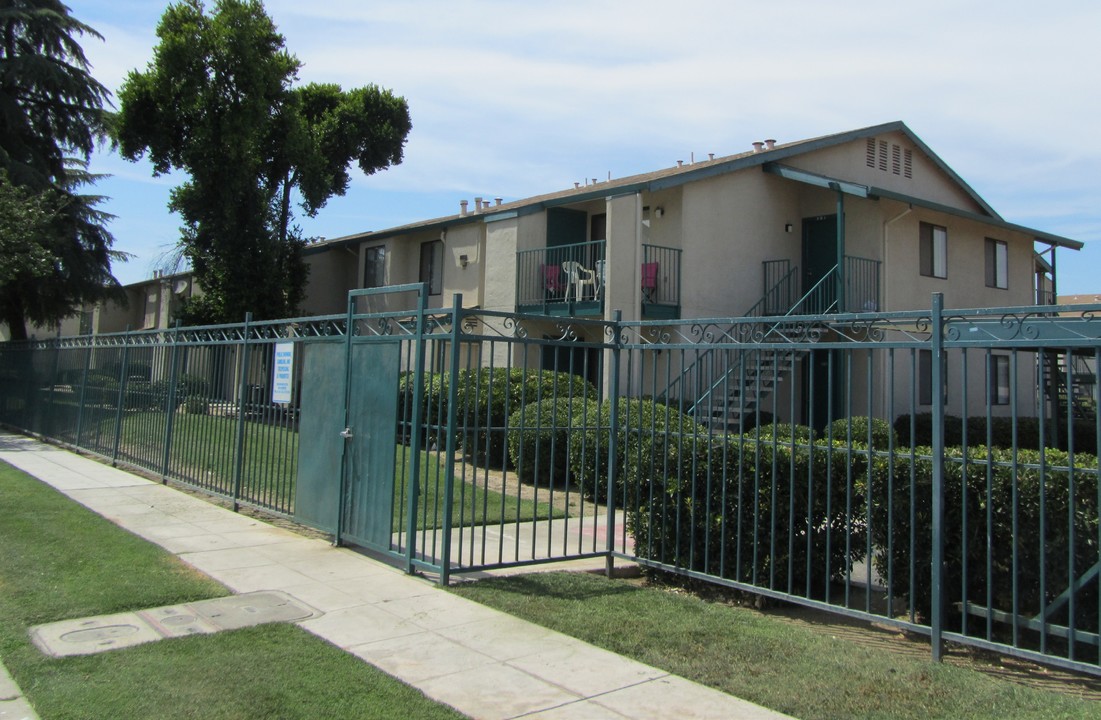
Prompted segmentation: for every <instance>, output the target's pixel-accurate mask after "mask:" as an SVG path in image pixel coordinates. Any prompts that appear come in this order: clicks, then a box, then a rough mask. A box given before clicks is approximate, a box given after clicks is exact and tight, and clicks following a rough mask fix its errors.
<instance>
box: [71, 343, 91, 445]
mask: <svg viewBox="0 0 1101 720" xmlns="http://www.w3.org/2000/svg"><path fill="white" fill-rule="evenodd" d="M92 342H93V338H90V337H89V338H88V351H87V352H86V353H84V374H83V375H82V376H81V378H80V405H79V406H78V407H77V412H76V442H75V443H74V444H75V445H76V446H77V447H81V444H80V437H81V435H83V434H84V405H85V403H86V402H87V400H88V373H89V372H91V370H92Z"/></svg>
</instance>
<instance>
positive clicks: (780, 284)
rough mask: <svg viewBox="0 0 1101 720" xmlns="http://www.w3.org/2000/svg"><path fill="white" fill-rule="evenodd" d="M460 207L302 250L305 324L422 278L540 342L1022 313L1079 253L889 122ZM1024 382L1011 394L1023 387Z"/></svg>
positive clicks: (156, 288) (113, 320)
mask: <svg viewBox="0 0 1101 720" xmlns="http://www.w3.org/2000/svg"><path fill="white" fill-rule="evenodd" d="M458 210H459V211H458V212H457V213H456V214H454V215H450V216H446V217H441V218H434V219H428V220H424V221H419V222H415V223H410V224H408V225H403V226H400V227H395V228H391V229H387V230H382V231H377V232H366V233H361V234H355V235H350V236H346V237H342V238H336V239H332V240H328V241H324V242H319V243H315V244H313V245H311V246H309V247H308V248H306V250H305V255H306V259H307V261H308V263H309V265H310V268H311V271H310V278H309V284H308V287H307V291H306V298H305V301H304V303H303V308H302V312H301V314H302V315H320V314H330V313H341V312H343V311H344V310H345V308H346V296H347V292H348V290H351V289H354V288H362V287H380V286H387V285H399V284H405V283H411V282H425V283H427V285H428V288H429V296H430V297H429V300H430V303H429V304H430V306H432V307H441V308H443V307H450V305H451V303H452V297H453V296H454V295H455V294H456V293H461V294H462V296H463V304H464V306H465V307H468V308H480V309H483V310H492V311H503V312H521V313H525V314H528V315H534V316H537V317H539V316H542V317H545V318H546V321H545V323H544V324H545V332H546V335H547V336H548V337H550V336H553V335H554V334H555V333H556V332H557V330H556V327H557V325H558V324H559V323H560V322H561V321H562V319H563V318H570V317H578V318H603V319H610V318H611V317H612V313H613V312H614V311H616V310H619V311H621V312H622V317H623V319H624V320H651V321H658V322H663V321H664V322H673V321H676V320H683V319H698V318H730V317H741V316H782V315H784V314H789V313H790V314H795V315H817V314H829V313H838V312H890V311H903V310H917V309H926V308H928V307H929V303H930V296H931V294H932V293H935V292H939V293H943V295H944V303H945V307H947V308H982V307H1007V306H1027V305H1035V304H1050V303H1054V298H1055V290H1056V267H1055V252H1054V249H1055V248H1068V249H1079V248H1080V247H1081V243H1079V242H1077V241H1075V240H1071V239H1068V238H1065V237H1060V236H1058V235H1054V234H1052V233H1048V232H1045V231H1042V230H1036V229H1032V228H1027V227H1023V226H1020V225H1017V224H1014V223H1010V222H1007V221H1006V220H1004V219H1003V218H1002V217H1001V216H1000V215H998V213H997V212H996V211H995V210H994V209H993V208H991V207H990V205H989V204H987V203H986V202H985V201H984V200H983V199H982V198H981V197H980V196H979V195H978V194H977V193H976V192H975V191H974V190H973V189H972V188H971V187H970V186H969V185H968V184H967V183H966V182H965V181H964V180H963V179H962V178H960V177H959V176H958V175H957V174H956V173H955V172H954V171H953V170H952V169H951V168H950V167H949V166H948V165H947V164H946V163H945V162H944V161H942V160H941V159H940V158H939V157H938V156H937V155H936V154H935V153H934V152H933V151H932V150H931V149H930V148H929V147H928V146H926V145H925V143H924V142H922V141H921V139H920V138H918V137H917V135H915V134H914V133H913V132H912V131H911V130H910V129H909V128H908V127H906V125H904V124H903V123H901V122H892V123H887V124H883V125H877V126H873V127H867V128H862V129H858V130H852V131H849V132H843V133H838V134H835V135H829V136H825V137H820V138H814V139H809V140H801V141H796V142H789V143H776V142H775V141H772V140H766V141H762V142H757V143H753V145H752V148H751V149H750V150H748V151H746V152H743V153H740V154H736V155H731V156H726V157H708V158H707V159H706V160H699V161H694V162H688V163H677V164H676V165H675V166H673V167H667V168H663V169H660V170H656V171H654V172H650V173H646V174H642V175H636V176H632V177H624V178H618V179H609V180H607V181H593V182H587V183H577V184H575V185H574V186H573V187H570V188H567V189H564V190H560V191H557V192H552V193H548V194H545V195H540V196H536V197H531V198H525V199H522V200H516V201H511V202H507V203H504V202H501V200H500V199H493V200H492V201H491V200H484V201H483V200H482V199H480V198H478V199H475V201H474V203H473V205H472V206H471V205H470V204H469V203H467V202H466V201H464V202H463V203H461V204H460V207H459V208H458ZM185 285H186V287H184V286H185ZM169 286H171V287H169ZM180 288H183V289H184V291H185V292H187V293H190V292H194V291H195V289H194V288H192V287H191V284H190V283H188V282H187V278H186V277H185V276H172V277H163V278H154V279H153V280H150V281H147V282H146V283H139V284H137V285H135V286H131V287H130V288H129V290H130V291H131V292H130V295H131V296H132V297H131V303H130V305H129V308H127V309H122V308H115V309H111V308H99V309H97V310H96V316H95V318H93V325H94V328H95V329H96V331H99V332H107V331H114V330H121V329H124V328H125V327H126V326H130V327H132V328H139V327H167V326H168V324H169V313H168V312H162V311H164V310H167V309H168V306H166V304H165V303H166V302H167V303H168V304H169V305H170V304H171V302H172V299H173V298H174V297H176V296H178V295H179V292H178V290H179V289H180ZM391 302H394V303H401V302H402V299H401V298H400V297H397V298H393V299H392V300H391ZM395 309H396V308H395ZM528 326H529V328H528V329H529V332H540V329H539V322H538V321H535V322H534V324H533V323H532V322H531V321H529V322H528ZM924 360H925V359H924V358H923V361H924ZM920 364H921V367H922V368H924V369H925V370H924V371H927V369H928V362H922V363H920ZM793 372H794V371H793ZM801 372H802V373H803V377H804V378H806V377H807V373H810V372H812V371H810V370H808V369H806V368H804V369H803V370H802V371H801ZM815 372H818V371H815ZM823 372H824V371H823ZM1019 377H1020V378H1021V379H1020V381H1019V384H1020V387H1019V388H1018V392H1019V393H1020V394H1019V396H1020V397H1022V398H1025V397H1027V396H1028V394H1029V393H1030V392H1031V393H1035V392H1036V386H1037V383H1036V382H1035V380H1034V377H1031V376H1030V375H1029V373H1020V374H1019ZM825 381H826V378H821V377H820V378H819V382H825ZM899 382H902V381H901V380H899ZM705 384H706V383H705ZM789 385H790V384H789ZM981 402H982V400H981V398H972V400H971V404H975V403H981ZM950 410H951V408H950ZM969 410H974V408H962V407H960V408H955V411H957V412H960V413H961V414H963V413H965V412H967V411H969ZM808 420H809V418H808Z"/></svg>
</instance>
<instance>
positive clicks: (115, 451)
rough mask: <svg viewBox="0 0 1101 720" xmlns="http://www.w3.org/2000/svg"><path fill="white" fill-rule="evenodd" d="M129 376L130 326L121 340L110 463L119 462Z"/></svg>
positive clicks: (114, 464)
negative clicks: (113, 440) (113, 437)
mask: <svg viewBox="0 0 1101 720" xmlns="http://www.w3.org/2000/svg"><path fill="white" fill-rule="evenodd" d="M129 376H130V326H129V325H127V326H126V335H125V336H124V339H123V341H122V362H121V363H120V364H119V394H118V401H117V402H116V403H115V443H114V447H113V448H112V450H111V465H112V466H117V465H118V462H119V443H121V442H122V413H123V411H124V409H125V405H126V379H127V378H128V377H129Z"/></svg>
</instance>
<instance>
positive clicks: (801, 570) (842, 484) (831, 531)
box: [627, 434, 867, 598]
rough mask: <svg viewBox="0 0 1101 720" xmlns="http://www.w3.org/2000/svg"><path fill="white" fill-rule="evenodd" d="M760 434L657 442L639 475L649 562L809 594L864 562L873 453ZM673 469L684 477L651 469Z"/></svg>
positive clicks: (643, 547) (640, 526)
mask: <svg viewBox="0 0 1101 720" xmlns="http://www.w3.org/2000/svg"><path fill="white" fill-rule="evenodd" d="M749 438H750V434H746V435H742V436H736V435H735V436H725V437H711V438H708V437H703V436H699V437H683V436H682V437H679V438H678V437H674V436H668V437H666V436H662V437H661V438H658V439H656V441H655V442H654V443H653V445H652V448H653V452H654V454H655V456H656V458H655V459H654V460H648V461H646V462H644V463H642V464H639V465H635V466H632V467H631V469H630V480H629V482H630V484H631V488H632V491H633V492H634V493H635V496H636V497H637V499H638V502H637V503H634V504H633V505H631V506H630V508H629V511H628V514H627V523H628V529H629V531H630V532H631V534H632V536H633V538H634V542H635V552H636V553H637V554H638V555H639V557H642V558H646V559H650V560H655V561H657V562H661V563H664V564H666V565H672V566H674V567H678V568H683V569H687V570H693V571H696V572H702V573H707V574H709V575H714V576H717V577H720V578H724V579H728V580H734V581H737V582H742V583H747V584H752V585H756V586H758V587H766V588H771V589H775V590H780V591H783V592H789V593H792V594H796V595H803V596H806V597H818V598H822V597H824V596H825V589H826V587H827V581H829V580H841V579H843V578H844V577H846V576H847V575H848V573H849V571H850V569H851V567H852V563H853V562H856V561H858V560H860V559H862V558H863V557H864V553H865V547H866V541H867V535H866V533H865V528H864V523H863V518H864V515H865V511H864V507H865V505H864V498H865V488H866V482H867V453H866V452H865V453H850V452H848V451H847V449H846V448H844V447H842V446H840V445H839V444H836V443H835V444H834V446H832V447H831V446H829V445H827V444H826V443H824V442H821V441H820V442H818V443H815V444H814V445H808V446H802V447H800V446H797V445H795V446H793V445H792V444H782V443H773V442H772V441H771V440H769V441H767V442H765V441H762V442H755V441H753V440H752V439H749ZM658 462H665V463H667V464H668V466H669V467H670V468H675V472H668V473H662V472H648V467H647V466H651V467H652V466H656V465H657V464H658Z"/></svg>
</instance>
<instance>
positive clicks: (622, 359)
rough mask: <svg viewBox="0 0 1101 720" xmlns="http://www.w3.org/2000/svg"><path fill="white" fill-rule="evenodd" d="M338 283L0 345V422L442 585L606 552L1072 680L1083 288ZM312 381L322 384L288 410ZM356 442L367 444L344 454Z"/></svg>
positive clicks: (1077, 599) (1084, 608)
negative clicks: (659, 295) (387, 291)
mask: <svg viewBox="0 0 1101 720" xmlns="http://www.w3.org/2000/svg"><path fill="white" fill-rule="evenodd" d="M364 292H366V291H364ZM358 302H359V304H358V305H357V304H356V302H352V303H350V307H349V313H348V314H347V315H346V316H333V317H327V318H312V319H300V320H292V321H280V322H270V323H246V324H244V325H236V326H227V327H218V328H177V329H174V330H169V331H160V332H144V333H125V334H119V335H105V336H97V337H85V338H72V339H62V340H58V341H51V342H40V343H28V344H22V345H15V344H9V345H5V346H0V382H2V383H3V385H2V387H0V390H2V393H3V394H2V396H0V421H3V422H4V423H6V424H8V425H12V426H15V427H19V428H22V429H26V430H29V431H32V432H36V433H39V434H41V435H44V436H47V437H51V438H56V439H58V440H61V441H64V442H66V443H69V444H72V445H75V446H78V447H82V448H85V449H88V450H90V451H92V452H96V453H98V454H101V455H104V456H106V457H109V458H112V459H113V460H115V461H116V462H120V463H128V464H132V465H136V466H139V467H142V468H145V469H147V470H149V471H151V472H153V473H156V474H158V475H160V476H164V477H171V478H175V479H178V480H180V481H182V482H186V483H189V484H191V485H194V486H196V487H201V488H204V489H206V490H208V491H211V492H215V493H218V494H220V495H224V496H226V497H230V498H232V499H233V500H234V501H235V502H236V503H246V504H251V505H256V506H260V507H263V508H267V509H269V510H273V511H275V512H280V513H284V514H287V515H290V516H294V517H297V518H298V519H299V520H301V521H304V522H310V523H311V524H314V525H316V526H318V527H321V528H322V529H325V530H330V531H332V530H333V527H332V520H333V517H334V515H333V513H334V512H335V513H337V515H335V517H339V518H340V520H338V521H337V522H349V523H352V525H355V523H362V522H366V523H367V525H372V524H373V525H372V526H371V527H368V526H366V525H364V526H363V527H359V528H357V527H353V526H352V525H349V526H345V529H348V528H349V527H351V530H352V531H351V533H350V536H351V537H352V538H353V541H355V538H359V537H362V538H365V539H364V540H363V542H365V543H366V544H368V545H369V546H371V547H375V548H376V549H380V548H381V549H383V550H384V551H390V552H391V553H392V554H393V555H394V557H395V558H398V559H401V560H403V561H404V563H405V567H406V568H407V569H410V570H412V569H415V568H419V569H422V570H428V571H431V572H436V573H438V574H439V577H440V578H441V580H442V581H443V582H446V581H447V580H448V579H449V577H450V576H451V575H453V574H457V573H466V572H473V571H477V570H483V569H487V568H496V567H503V566H512V565H520V564H533V563H544V562H550V561H555V560H561V559H567V558H583V557H588V558H602V559H604V560H605V561H606V563H607V564H608V565H611V564H612V563H614V562H615V561H617V560H629V561H633V562H639V563H642V564H644V565H648V566H652V567H655V568H661V569H664V570H667V571H670V572H674V573H679V574H683V575H688V576H691V577H695V578H700V579H703V580H707V581H709V582H714V583H719V584H723V585H726V586H730V587H734V588H739V589H743V590H746V591H750V592H753V593H758V594H761V595H764V596H767V597H772V598H777V599H782V600H786V601H790V602H795V603H799V604H802V605H808V606H812V607H815V608H820V609H824V610H828V611H830V612H834V613H838V614H841V615H845V616H849V617H855V618H861V619H867V620H874V621H876V622H880V623H887V624H891V625H894V626H897V627H899V628H903V629H906V630H909V631H913V632H916V633H922V634H926V635H928V636H929V637H930V639H931V643H932V648H933V653H934V655H935V656H936V657H940V655H941V653H942V652H943V648H944V643H945V642H946V641H955V642H961V643H966V644H969V645H974V646H978V647H982V648H988V649H994V650H997V651H999V652H1003V653H1008V654H1013V655H1019V656H1023V657H1027V658H1030V659H1038V660H1043V661H1046V662H1051V663H1055V664H1058V665H1062V666H1065V667H1070V668H1073V669H1076V670H1081V671H1085V672H1089V673H1093V674H1101V662H1099V658H1098V636H1099V635H1098V634H1099V624H1101V599H1099V592H1098V581H1099V579H1098V574H1099V568H1101V550H1099V548H1101V523H1099V507H1101V488H1099V482H1098V479H1099V469H1098V462H1097V446H1098V444H1099V443H1101V423H1099V422H1098V418H1097V412H1096V408H1097V390H1096V385H1095V384H1094V383H1095V381H1096V367H1097V364H1098V361H1099V360H1101V323H1098V322H1097V321H1095V320H1094V319H1093V318H1094V314H1095V313H1096V312H1097V310H1098V309H1101V308H1098V307H1097V306H1074V307H1068V308H1061V310H1064V311H1065V314H1064V315H1062V316H1055V315H1052V314H1051V313H1050V308H1047V307H1034V308H1008V309H997V310H989V309H982V310H968V311H959V310H951V311H946V310H944V309H943V307H941V303H940V299H939V297H935V298H934V302H933V304H932V305H931V307H930V309H929V310H926V311H923V312H896V313H874V314H871V313H862V314H835V315H829V316H787V317H783V318H762V317H747V318H725V319H707V320H694V321H660V322H658V321H646V322H630V323H627V322H620V321H618V320H611V321H599V320H583V319H576V318H575V319H561V320H558V319H555V318H551V317H547V316H541V315H516V314H512V313H494V312H486V311H480V310H470V309H463V308H462V307H461V298H456V301H455V305H454V306H453V307H452V308H451V309H450V310H447V311H433V312H428V311H427V310H425V309H424V307H423V303H422V305H421V307H420V308H419V309H414V310H408V309H405V308H406V307H411V306H413V305H415V303H412V302H410V303H407V305H406V306H403V307H402V309H400V310H396V311H392V310H387V309H386V307H388V305H387V303H384V302H382V300H380V299H379V298H376V297H375V296H374V295H369V296H365V297H363V298H360V299H359V301H358ZM372 303H375V306H372ZM395 303H396V304H397V305H401V301H400V300H391V301H389V305H394V304H395ZM349 329H350V330H349ZM359 345H362V346H363V347H365V348H371V347H376V346H377V348H376V349H375V350H365V351H364V352H365V353H366V354H363V355H362V356H360V355H356V354H355V353H354V352H351V351H350V350H349V351H348V352H347V353H346V354H340V353H339V352H335V351H333V352H330V350H332V349H333V348H337V349H339V348H340V347H346V348H354V347H356V346H359ZM325 348H329V350H326V349H325ZM280 353H282V355H281V354H280ZM288 353H289V355H288ZM328 356H331V357H332V358H336V359H335V360H333V361H332V362H334V363H335V364H333V365H331V366H330V365H326V364H325V362H329V361H328V360H326V361H325V362H322V360H323V359H324V358H325V357H328ZM287 357H289V358H290V362H289V364H286V363H285V358H287ZM341 358H347V360H344V359H341ZM356 358H360V360H357V359H356ZM364 358H367V360H364ZM387 358H391V359H392V360H387ZM281 363H284V364H281ZM327 367H331V368H335V371H333V372H325V371H323V370H322V369H323V368H327ZM304 368H307V369H304ZM308 368H313V370H309V369H308ZM387 368H388V369H387ZM326 375H332V376H337V375H340V376H342V377H344V376H346V377H347V378H351V380H348V381H341V382H344V383H345V384H342V385H340V386H339V388H337V390H334V391H333V392H336V393H337V394H336V395H333V397H340V398H344V397H345V395H343V394H341V393H345V392H347V393H348V395H349V396H348V398H347V399H345V400H344V401H343V402H341V401H337V402H336V403H335V404H336V405H339V406H340V407H335V408H333V413H332V414H333V419H332V420H331V422H330V421H327V422H326V423H320V424H318V423H317V422H316V416H317V415H319V414H324V413H326V412H328V410H327V409H326V408H327V406H328V405H333V404H334V403H332V402H329V401H328V400H324V399H323V397H322V394H323V391H324V388H323V386H324V383H322V382H320V380H319V379H318V377H317V376H326ZM356 378H359V379H360V380H356ZM322 379H324V377H322ZM360 392H370V393H375V395H372V397H373V398H381V399H380V400H378V399H369V400H363V401H357V400H355V399H354V397H352V396H355V395H356V394H357V393H360ZM325 397H328V396H325ZM613 398H614V399H616V400H615V401H614V402H613V401H612V400H611V399H613ZM656 398H660V400H655V399H656ZM1072 400H1073V402H1072ZM357 402H360V406H359V408H358V410H355V411H354V412H352V411H350V408H353V406H355V405H356V403H357ZM391 405H392V407H393V408H396V409H393V410H384V409H383V408H386V407H390V406H391ZM304 409H305V411H304ZM1091 409H1092V414H1091ZM347 418H355V420H354V421H353V420H348V419H347ZM345 425H346V426H345ZM311 428H312V429H311ZM315 431H316V433H315ZM311 433H315V434H311ZM300 435H301V437H302V438H303V448H302V453H301V455H300V453H299V436H300ZM365 436H370V437H372V438H375V441H377V439H378V438H379V437H382V438H383V440H382V441H381V442H382V445H381V447H384V448H388V447H389V445H388V444H392V445H393V446H394V457H393V464H392V465H391V464H390V463H389V462H388V461H387V462H385V463H382V464H379V463H377V462H376V461H374V460H373V461H372V463H371V469H368V468H367V463H365V462H362V463H359V464H357V462H358V461H356V462H353V460H354V457H355V453H354V452H351V451H350V450H349V448H350V447H353V446H354V445H355V444H356V443H357V442H360V440H357V439H355V438H363V437H365ZM364 442H366V441H364ZM371 453H373V455H374V457H375V460H377V456H378V446H375V448H374V449H373V450H371ZM301 457H308V458H309V460H308V461H304V462H303V461H301ZM326 458H335V460H334V461H333V463H332V465H331V467H330V468H329V469H327V470H326V469H325V468H322V467H320V465H321V464H323V462H322V461H324V460H325V459H326ZM349 458H352V459H351V460H350V459H349ZM380 468H381V470H380ZM369 473H375V475H376V478H375V481H377V480H378V475H379V474H380V473H381V475H382V476H384V479H386V481H387V482H386V483H385V484H384V486H383V491H382V492H381V494H380V493H379V492H378V487H379V486H377V484H372V483H374V482H375V481H372V482H368V483H366V484H362V483H361V476H362V475H364V474H369ZM334 476H335V481H336V482H337V484H338V486H339V489H334V486H333V479H334ZM303 488H308V489H309V492H305V491H304V490H303ZM371 492H374V493H375V494H374V495H371V494H370V493H371ZM365 497H367V498H371V499H369V501H364V500H362V498H365ZM356 498H360V499H356ZM353 502H355V503H360V505H359V506H357V507H360V510H362V509H363V508H364V507H368V509H369V510H371V508H370V507H369V506H371V505H372V503H373V504H374V505H375V506H377V508H374V509H373V510H371V511H370V512H368V513H367V514H364V513H363V512H360V511H357V513H359V514H356V513H350V511H347V506H348V505H349V504H350V503H353ZM364 502H367V505H363V503H364ZM307 506H309V507H307ZM337 508H340V509H339V510H337ZM330 511H332V512H330ZM362 517H368V520H367V521H363V520H362ZM325 518H328V519H327V520H326V519H325ZM340 534H341V530H340V529H339V528H337V529H336V535H337V537H338V538H339V537H340Z"/></svg>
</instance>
